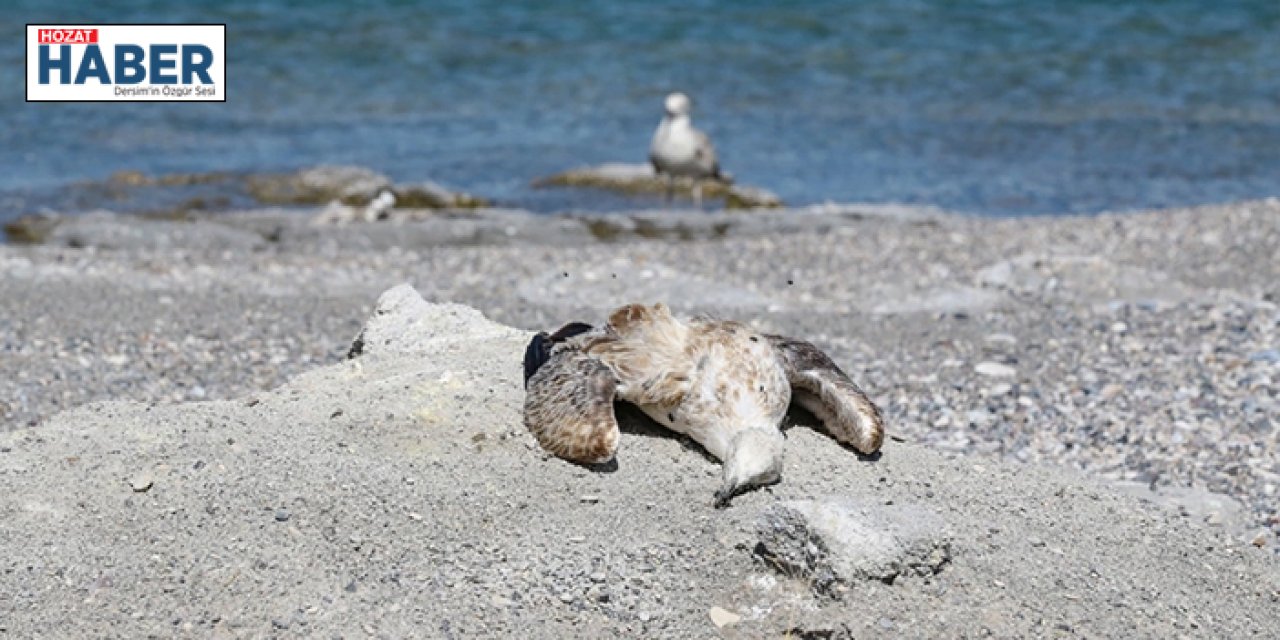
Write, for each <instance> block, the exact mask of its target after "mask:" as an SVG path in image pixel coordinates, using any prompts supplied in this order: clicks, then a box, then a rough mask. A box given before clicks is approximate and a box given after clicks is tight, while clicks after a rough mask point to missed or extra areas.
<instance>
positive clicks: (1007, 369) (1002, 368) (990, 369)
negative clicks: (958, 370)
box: [973, 360, 1018, 378]
mask: <svg viewBox="0 0 1280 640" xmlns="http://www.w3.org/2000/svg"><path fill="white" fill-rule="evenodd" d="M973 370H974V371H975V372H977V374H978V375H980V376H990V377H992V378H1012V377H1013V376H1016V375H1018V370H1017V369H1014V368H1013V367H1011V366H1009V365H1007V364H1000V363H999V362H993V361H991V360H986V361H983V362H979V363H978V364H977V366H975V367H974V368H973Z"/></svg>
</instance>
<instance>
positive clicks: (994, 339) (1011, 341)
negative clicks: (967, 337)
mask: <svg viewBox="0 0 1280 640" xmlns="http://www.w3.org/2000/svg"><path fill="white" fill-rule="evenodd" d="M982 341H983V342H985V343H986V344H987V346H988V347H991V348H993V349H1012V348H1013V347H1014V346H1015V345H1017V344H1018V339H1017V338H1015V337H1013V336H1012V335H1009V334H1007V333H993V334H991V335H989V336H987V337H985V338H983V339H982Z"/></svg>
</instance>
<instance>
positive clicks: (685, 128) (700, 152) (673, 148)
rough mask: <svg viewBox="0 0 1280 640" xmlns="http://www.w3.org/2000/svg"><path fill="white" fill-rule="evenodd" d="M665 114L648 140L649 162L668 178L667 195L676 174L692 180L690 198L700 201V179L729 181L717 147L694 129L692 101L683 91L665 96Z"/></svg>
mask: <svg viewBox="0 0 1280 640" xmlns="http://www.w3.org/2000/svg"><path fill="white" fill-rule="evenodd" d="M664 107H665V109H666V115H665V116H663V118H662V122H661V123H659V124H658V130H657V131H655V132H654V133H653V141H652V142H651V143H649V162H651V163H653V169H654V171H656V172H657V174H658V175H659V176H665V177H666V178H667V197H670V196H671V195H672V193H673V192H674V190H675V180H676V178H690V179H692V180H693V200H694V202H695V203H697V204H701V203H702V181H703V180H707V179H711V180H719V181H721V182H729V180H728V179H726V178H725V177H724V176H723V175H721V173H720V162H719V160H717V158H716V149H715V147H714V146H712V145H711V138H708V137H707V134H705V133H703V132H701V131H699V130H697V129H695V128H694V127H693V123H692V121H691V120H690V119H689V112H690V111H691V110H692V108H693V105H692V103H690V102H689V97H688V96H686V95H685V94H683V93H678V92H677V93H673V94H671V95H669V96H667V100H666V102H665V103H664Z"/></svg>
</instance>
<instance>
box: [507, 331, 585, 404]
mask: <svg viewBox="0 0 1280 640" xmlns="http://www.w3.org/2000/svg"><path fill="white" fill-rule="evenodd" d="M591 329H592V327H591V325H589V324H587V323H585V322H570V323H569V324H566V325H565V326H563V327H560V328H559V329H557V330H556V332H555V333H553V334H551V335H547V332H545V331H539V332H538V334H537V335H535V336H533V339H532V340H530V341H529V346H527V347H525V350H524V386H525V388H528V387H529V378H532V377H533V374H535V373H537V372H538V369H541V368H542V365H544V364H546V363H547V360H550V359H551V347H553V346H555V344H556V343H558V342H564V341H565V340H568V339H569V338H572V337H574V336H576V335H579V334H583V333H586V332H588V331H590V330H591Z"/></svg>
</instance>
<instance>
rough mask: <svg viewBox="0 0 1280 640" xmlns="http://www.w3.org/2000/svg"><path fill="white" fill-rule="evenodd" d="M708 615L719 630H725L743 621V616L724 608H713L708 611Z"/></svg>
mask: <svg viewBox="0 0 1280 640" xmlns="http://www.w3.org/2000/svg"><path fill="white" fill-rule="evenodd" d="M707 615H709V616H711V622H712V623H713V624H715V625H716V628H717V629H723V628H725V627H728V626H731V625H735V624H738V623H739V622H741V621H742V616H740V615H738V614H736V613H734V612H732V611H729V610H728V609H724V608H722V607H711V610H709V611H707Z"/></svg>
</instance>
